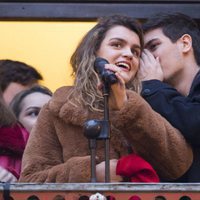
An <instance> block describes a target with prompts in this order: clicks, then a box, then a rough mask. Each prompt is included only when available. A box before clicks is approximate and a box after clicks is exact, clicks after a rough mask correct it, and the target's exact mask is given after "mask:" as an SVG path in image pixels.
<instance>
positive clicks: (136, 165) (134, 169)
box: [116, 153, 160, 183]
mask: <svg viewBox="0 0 200 200" xmlns="http://www.w3.org/2000/svg"><path fill="white" fill-rule="evenodd" d="M116 174H117V175H120V176H123V177H126V178H130V180H131V182H144V183H145V182H154V183H157V182H160V180H159V177H158V175H157V173H156V171H155V170H154V169H153V167H152V166H151V165H150V164H149V163H148V162H147V161H145V160H144V159H143V158H141V157H140V156H138V155H137V154H134V153H132V154H130V155H128V156H123V157H122V158H120V159H119V160H118V163H117V168H116Z"/></svg>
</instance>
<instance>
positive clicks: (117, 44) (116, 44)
mask: <svg viewBox="0 0 200 200" xmlns="http://www.w3.org/2000/svg"><path fill="white" fill-rule="evenodd" d="M111 46H113V47H116V48H121V46H122V45H121V44H120V43H113V44H111Z"/></svg>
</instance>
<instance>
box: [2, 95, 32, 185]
mask: <svg viewBox="0 0 200 200" xmlns="http://www.w3.org/2000/svg"><path fill="white" fill-rule="evenodd" d="M0 111H1V115H0V182H16V181H17V180H18V178H19V175H20V172H21V160H22V155H23V152H24V149H25V146H26V143H27V140H28V136H29V133H28V132H27V131H26V129H25V128H24V127H23V126H21V124H20V123H18V122H17V119H16V118H15V116H14V115H13V113H12V111H11V110H9V108H8V107H7V105H6V104H5V102H4V100H3V98H2V93H1V92H0Z"/></svg>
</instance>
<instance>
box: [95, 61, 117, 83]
mask: <svg viewBox="0 0 200 200" xmlns="http://www.w3.org/2000/svg"><path fill="white" fill-rule="evenodd" d="M105 64H109V62H108V61H107V60H106V59H104V58H101V57H98V58H96V59H95V62H94V70H95V71H96V72H97V73H98V74H99V76H100V78H101V79H102V81H103V82H104V83H107V84H110V85H111V84H114V83H116V82H117V81H118V80H117V77H116V75H115V74H114V72H112V71H110V70H106V69H105Z"/></svg>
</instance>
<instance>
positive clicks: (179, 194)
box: [0, 183, 200, 200]
mask: <svg viewBox="0 0 200 200" xmlns="http://www.w3.org/2000/svg"><path fill="white" fill-rule="evenodd" d="M95 194H96V197H95V198H94V195H95ZM100 194H101V195H103V196H104V199H107V200H200V184H199V183H192V184H182V183H177V184H174V183H166V184H165V183H159V184H143V183H141V184H134V183H116V184H112V183H64V184H60V183H59V184H54V183H45V184H22V183H17V184H3V183H1V184H0V200H90V199H95V200H101V199H102V198H101V197H100ZM92 197H93V198H92Z"/></svg>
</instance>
